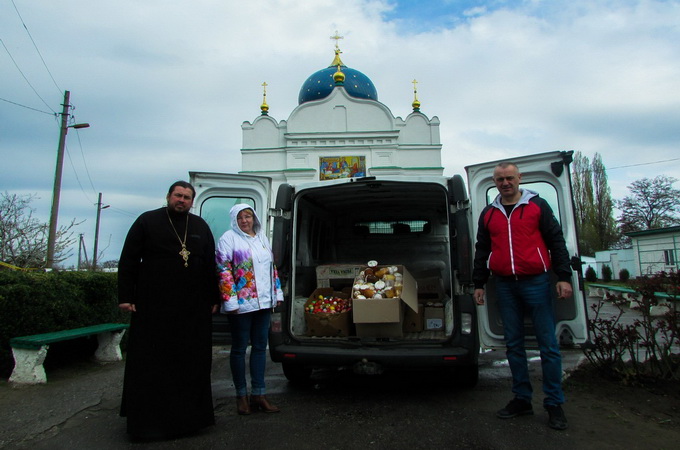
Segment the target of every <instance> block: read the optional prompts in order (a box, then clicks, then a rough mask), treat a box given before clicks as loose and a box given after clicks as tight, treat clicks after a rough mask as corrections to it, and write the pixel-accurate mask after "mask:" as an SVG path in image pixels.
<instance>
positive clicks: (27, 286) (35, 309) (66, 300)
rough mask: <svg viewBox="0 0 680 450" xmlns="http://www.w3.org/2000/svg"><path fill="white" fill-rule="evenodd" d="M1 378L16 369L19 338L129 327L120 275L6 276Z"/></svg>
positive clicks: (0, 292) (0, 278)
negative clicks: (13, 344)
mask: <svg viewBox="0 0 680 450" xmlns="http://www.w3.org/2000/svg"><path fill="white" fill-rule="evenodd" d="M0 308H1V311H2V314H0V374H2V376H5V375H7V376H9V372H11V369H12V367H13V358H12V349H11V347H10V345H9V340H10V339H11V338H13V337H18V336H28V335H32V334H39V333H47V332H50V331H60V330H67V329H71V328H78V327H84V326H88V325H96V324H99V323H107V322H116V323H126V322H128V321H129V316H128V315H126V314H124V313H122V312H121V311H120V310H119V309H118V293H117V274H115V273H105V272H50V273H42V272H41V273H37V272H30V273H27V272H10V271H0Z"/></svg>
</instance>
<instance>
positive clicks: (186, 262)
mask: <svg viewBox="0 0 680 450" xmlns="http://www.w3.org/2000/svg"><path fill="white" fill-rule="evenodd" d="M179 254H180V255H181V256H182V259H183V260H184V267H189V255H191V252H190V251H189V250H187V247H186V245H184V244H182V250H180V251H179Z"/></svg>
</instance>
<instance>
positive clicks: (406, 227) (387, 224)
mask: <svg viewBox="0 0 680 450" xmlns="http://www.w3.org/2000/svg"><path fill="white" fill-rule="evenodd" d="M429 230H430V227H429V222H428V221H427V220H400V221H398V222H397V221H380V222H358V223H355V224H354V233H355V234H359V235H368V234H410V233H428V232H429Z"/></svg>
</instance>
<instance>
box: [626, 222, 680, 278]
mask: <svg viewBox="0 0 680 450" xmlns="http://www.w3.org/2000/svg"><path fill="white" fill-rule="evenodd" d="M627 235H628V236H630V238H631V239H632V241H633V251H634V252H635V261H636V263H637V265H638V272H639V273H640V274H641V275H650V274H653V273H656V272H661V271H666V272H668V271H671V270H675V271H677V270H678V256H679V253H678V252H679V251H680V226H675V227H668V228H658V229H655V230H645V231H635V232H633V233H627Z"/></svg>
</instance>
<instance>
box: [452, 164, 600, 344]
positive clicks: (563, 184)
mask: <svg viewBox="0 0 680 450" xmlns="http://www.w3.org/2000/svg"><path fill="white" fill-rule="evenodd" d="M572 154H573V152H572V151H568V152H565V151H555V152H548V153H540V154H535V155H528V156H522V157H518V158H509V159H504V160H503V161H512V162H514V163H515V164H517V166H518V167H519V169H520V172H521V174H522V182H521V184H520V187H526V188H528V189H531V190H533V191H536V192H538V193H539V195H540V196H541V197H543V198H544V199H545V200H547V201H548V203H549V204H550V206H551V207H552V209H553V212H554V213H555V217H557V220H558V221H559V222H560V224H561V225H562V231H563V233H564V238H565V241H566V244H567V250H568V252H569V254H570V255H571V256H572V261H577V262H580V257H579V253H578V237H577V230H576V220H575V216H574V206H573V198H572V193H571V174H570V171H569V164H570V163H571V162H572ZM499 162H501V161H490V162H487V163H482V164H475V165H471V166H467V167H466V168H465V170H466V171H467V175H468V186H469V189H470V201H471V204H472V221H473V236H474V237H475V240H476V236H477V225H478V221H479V215H480V214H481V212H482V209H484V207H485V206H486V205H488V204H489V203H491V202H492V201H493V199H494V198H495V197H496V195H497V194H498V190H497V189H496V186H495V184H494V182H493V180H492V175H493V170H494V168H495V166H496V165H497V164H498V163H499ZM574 258H576V259H574ZM572 266H576V267H577V270H574V267H572V274H573V277H572V286H573V288H574V295H573V296H572V298H569V299H557V298H556V295H555V294H553V306H554V310H555V319H556V334H557V337H558V339H559V342H560V344H561V345H577V344H583V343H585V342H586V341H587V340H588V324H587V309H586V304H585V295H584V287H583V279H582V276H581V271H580V264H574V263H572ZM552 275H553V277H554V279H555V281H556V279H557V278H556V277H555V276H554V274H552ZM494 284H495V283H494V279H493V276H492V277H491V278H490V279H489V282H488V283H487V286H486V295H487V299H486V302H485V304H484V305H483V306H477V308H478V319H479V337H480V345H481V346H482V347H483V348H504V347H505V342H504V340H503V339H504V337H503V323H502V321H501V318H500V315H499V312H498V305H497V302H498V300H497V298H496V296H495V286H494ZM525 328H526V335H527V340H526V346H527V348H536V338H535V334H534V330H533V326H532V324H531V319H530V318H528V317H527V318H526V319H525Z"/></svg>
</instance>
